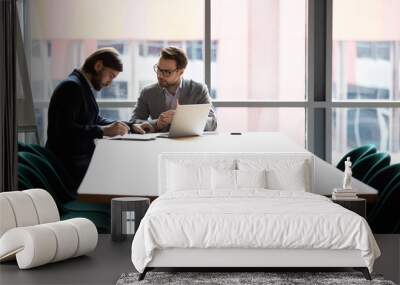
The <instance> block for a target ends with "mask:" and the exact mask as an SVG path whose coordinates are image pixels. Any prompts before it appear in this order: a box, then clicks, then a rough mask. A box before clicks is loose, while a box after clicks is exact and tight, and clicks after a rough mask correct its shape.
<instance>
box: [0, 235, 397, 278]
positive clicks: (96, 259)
mask: <svg viewBox="0 0 400 285" xmlns="http://www.w3.org/2000/svg"><path fill="white" fill-rule="evenodd" d="M376 240H377V242H378V244H379V247H380V249H381V251H382V257H380V258H379V259H378V260H377V261H376V263H375V268H374V269H375V270H374V271H375V272H376V273H381V274H383V275H384V277H385V279H389V280H392V281H394V282H395V283H400V235H377V236H376ZM131 243H132V240H126V241H124V242H119V243H116V242H112V241H111V239H110V236H109V235H100V236H99V243H98V245H97V248H96V250H95V251H93V252H92V253H90V254H89V255H87V256H81V257H77V258H74V259H69V260H65V261H61V262H58V263H53V264H48V265H44V266H41V267H38V268H34V269H29V270H19V269H18V266H17V264H16V262H8V263H3V264H1V265H0V284H1V285H6V284H7V285H8V284H115V283H116V282H117V280H118V278H119V276H120V275H121V274H122V273H124V272H132V271H135V270H134V267H133V265H132V262H131V257H130V253H131Z"/></svg>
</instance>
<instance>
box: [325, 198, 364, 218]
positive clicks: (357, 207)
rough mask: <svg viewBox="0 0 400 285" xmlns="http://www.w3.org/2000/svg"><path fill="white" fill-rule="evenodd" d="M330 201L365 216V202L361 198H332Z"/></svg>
mask: <svg viewBox="0 0 400 285" xmlns="http://www.w3.org/2000/svg"><path fill="white" fill-rule="evenodd" d="M332 202H334V203H336V204H339V205H340V206H342V207H344V208H346V209H349V210H350V211H353V212H354V213H356V214H359V215H360V216H361V217H363V218H366V212H367V202H366V200H365V199H363V198H357V199H347V200H334V199H332Z"/></svg>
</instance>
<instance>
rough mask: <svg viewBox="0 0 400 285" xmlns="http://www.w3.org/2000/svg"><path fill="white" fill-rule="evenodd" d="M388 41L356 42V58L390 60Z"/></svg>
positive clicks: (390, 44) (390, 45)
mask: <svg viewBox="0 0 400 285" xmlns="http://www.w3.org/2000/svg"><path fill="white" fill-rule="evenodd" d="M391 48H392V43H390V42H357V58H367V59H374V60H378V59H381V60H387V61H389V60H390V51H391Z"/></svg>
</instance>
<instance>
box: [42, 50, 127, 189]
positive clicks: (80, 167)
mask: <svg viewBox="0 0 400 285" xmlns="http://www.w3.org/2000/svg"><path fill="white" fill-rule="evenodd" d="M122 70H123V65H122V61H121V59H120V56H119V54H118V52H117V50H115V49H113V48H102V49H99V50H97V51H95V52H94V53H92V54H91V55H90V56H89V57H88V58H87V59H86V60H85V62H84V64H83V66H82V67H81V68H80V69H75V70H73V71H72V73H71V74H70V75H69V76H68V78H67V79H65V80H64V81H62V82H61V83H60V84H59V85H58V86H57V87H56V89H55V90H54V92H53V94H52V96H51V100H50V105H49V111H48V128H47V142H46V148H48V149H49V150H50V151H51V152H53V153H54V154H55V155H56V156H57V158H58V159H59V160H60V162H61V163H62V164H63V165H64V167H65V168H66V170H67V172H69V174H70V175H71V176H72V178H73V180H74V189H71V190H72V191H74V192H76V190H77V188H78V186H79V185H80V183H81V182H82V179H83V177H84V176H85V174H86V170H87V168H88V166H89V163H90V160H91V157H92V155H93V152H94V148H95V144H94V139H96V138H102V137H103V136H111V137H112V136H116V135H124V134H126V133H127V132H128V131H129V127H128V125H127V124H126V123H124V122H120V121H112V120H109V119H106V118H103V117H101V116H100V115H99V107H98V105H97V102H96V98H95V95H94V93H95V92H96V91H100V90H101V89H102V88H104V87H107V86H109V85H110V84H111V83H112V81H113V80H114V79H115V78H116V77H117V76H118V74H119V73H120V72H122Z"/></svg>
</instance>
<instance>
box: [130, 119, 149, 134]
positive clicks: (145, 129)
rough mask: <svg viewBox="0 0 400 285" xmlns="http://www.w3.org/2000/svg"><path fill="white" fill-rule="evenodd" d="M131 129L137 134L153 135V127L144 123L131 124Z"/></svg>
mask: <svg viewBox="0 0 400 285" xmlns="http://www.w3.org/2000/svg"><path fill="white" fill-rule="evenodd" d="M132 128H133V130H134V131H135V132H136V133H138V134H145V133H154V128H153V126H152V125H151V124H150V123H148V122H144V123H141V124H133V125H132Z"/></svg>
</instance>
